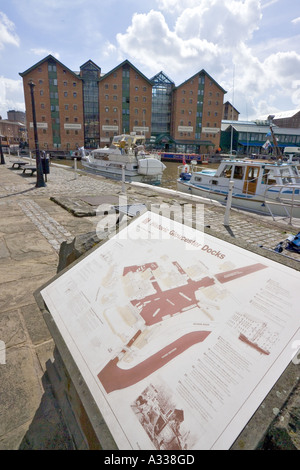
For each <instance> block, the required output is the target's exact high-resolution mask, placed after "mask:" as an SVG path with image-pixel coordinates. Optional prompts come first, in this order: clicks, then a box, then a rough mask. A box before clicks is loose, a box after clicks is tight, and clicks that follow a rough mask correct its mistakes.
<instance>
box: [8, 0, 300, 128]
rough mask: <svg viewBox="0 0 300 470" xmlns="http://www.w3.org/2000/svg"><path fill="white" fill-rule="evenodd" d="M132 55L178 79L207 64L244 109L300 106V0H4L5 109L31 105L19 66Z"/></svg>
mask: <svg viewBox="0 0 300 470" xmlns="http://www.w3.org/2000/svg"><path fill="white" fill-rule="evenodd" d="M48 54H52V55H54V56H56V57H57V58H58V59H59V60H60V61H61V62H62V63H64V64H65V65H66V66H67V67H69V68H70V69H71V70H74V71H77V70H79V67H80V65H82V64H83V63H85V62H86V61H87V60H88V59H91V60H93V61H94V62H95V63H96V64H97V65H99V67H101V69H102V72H103V73H106V72H109V71H110V70H111V69H113V68H114V67H116V66H117V65H118V64H120V63H121V62H122V61H123V60H125V59H128V60H129V61H130V62H132V63H133V64H134V65H135V66H136V67H137V68H138V69H139V70H140V71H141V72H142V73H144V74H145V75H146V76H147V77H148V78H152V77H153V76H154V75H155V74H156V73H158V72H160V71H161V70H162V71H163V72H165V73H166V74H167V75H168V76H169V77H170V78H171V79H172V80H173V81H174V82H175V84H176V85H180V84H181V83H182V82H183V81H185V80H186V79H188V78H189V77H191V76H192V75H193V74H195V73H197V72H199V71H200V70H202V69H205V70H206V71H207V72H208V73H209V74H210V75H211V76H212V77H213V78H214V79H215V80H216V81H217V82H218V83H219V84H220V85H221V86H222V87H223V88H225V90H227V92H228V93H227V95H226V96H225V100H226V101H227V100H229V101H230V102H232V103H233V104H234V106H235V107H236V108H237V109H238V110H239V111H240V113H241V115H240V119H255V118H258V117H261V116H263V115H268V114H270V113H272V112H280V111H289V110H292V109H300V1H299V0H143V1H141V0H138V1H137V0H0V115H1V116H2V118H3V119H6V118H7V111H8V110H9V109H17V110H25V108H24V96H23V87H22V80H21V77H20V76H19V72H24V71H25V70H26V69H28V68H29V67H31V66H32V65H33V64H35V63H37V62H38V61H40V60H41V59H43V58H44V57H46V56H47V55H48Z"/></svg>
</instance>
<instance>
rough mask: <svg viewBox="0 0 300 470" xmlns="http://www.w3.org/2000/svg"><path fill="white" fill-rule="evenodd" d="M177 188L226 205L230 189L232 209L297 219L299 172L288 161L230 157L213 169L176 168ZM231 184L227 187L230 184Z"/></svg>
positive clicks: (293, 164)
mask: <svg viewBox="0 0 300 470" xmlns="http://www.w3.org/2000/svg"><path fill="white" fill-rule="evenodd" d="M179 172H180V174H179V178H178V179H177V189H178V190H179V191H181V192H184V193H189V194H191V195H196V196H201V197H204V198H208V199H212V200H215V201H219V202H221V203H224V204H226V202H227V198H228V193H229V189H230V188H232V207H236V208H239V209H245V210H250V211H254V212H258V213H263V214H268V215H272V216H284V217H297V218H299V217H300V173H299V169H298V166H297V164H295V163H294V162H292V160H290V161H289V162H282V160H277V161H275V162H274V161H267V160H248V159H243V160H239V159H235V158H230V159H226V160H222V162H221V163H220V164H219V166H218V168H217V169H208V168H205V169H202V170H201V171H198V170H197V165H196V164H193V165H183V166H181V167H179ZM230 182H231V184H230Z"/></svg>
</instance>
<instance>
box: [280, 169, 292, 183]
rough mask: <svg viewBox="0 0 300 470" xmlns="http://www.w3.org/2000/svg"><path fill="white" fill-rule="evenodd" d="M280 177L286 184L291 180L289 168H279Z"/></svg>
mask: <svg viewBox="0 0 300 470" xmlns="http://www.w3.org/2000/svg"><path fill="white" fill-rule="evenodd" d="M280 173H281V178H282V183H283V184H288V183H291V182H292V176H291V174H290V172H289V168H284V169H282V170H281V172H280Z"/></svg>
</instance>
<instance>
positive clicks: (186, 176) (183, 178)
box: [180, 173, 192, 181]
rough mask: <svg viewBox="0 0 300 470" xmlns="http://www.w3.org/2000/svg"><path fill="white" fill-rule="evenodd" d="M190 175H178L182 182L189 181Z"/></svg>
mask: <svg viewBox="0 0 300 470" xmlns="http://www.w3.org/2000/svg"><path fill="white" fill-rule="evenodd" d="M191 176H192V174H191V173H180V178H181V179H182V180H185V181H188V180H190V179H191Z"/></svg>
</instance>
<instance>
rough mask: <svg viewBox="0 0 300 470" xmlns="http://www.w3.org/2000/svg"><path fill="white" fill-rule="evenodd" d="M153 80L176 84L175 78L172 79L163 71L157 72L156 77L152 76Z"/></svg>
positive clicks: (154, 81)
mask: <svg viewBox="0 0 300 470" xmlns="http://www.w3.org/2000/svg"><path fill="white" fill-rule="evenodd" d="M151 82H153V83H164V84H167V85H175V83H174V82H173V80H171V79H170V78H169V77H168V76H167V75H166V74H165V73H164V72H163V71H161V72H159V73H157V74H156V75H154V77H152V78H151Z"/></svg>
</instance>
